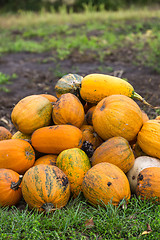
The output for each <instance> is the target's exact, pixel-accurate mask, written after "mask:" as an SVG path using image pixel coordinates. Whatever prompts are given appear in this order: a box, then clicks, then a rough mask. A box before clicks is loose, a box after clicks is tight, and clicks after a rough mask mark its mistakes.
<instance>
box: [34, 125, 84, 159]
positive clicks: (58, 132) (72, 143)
mask: <svg viewBox="0 0 160 240" xmlns="http://www.w3.org/2000/svg"><path fill="white" fill-rule="evenodd" d="M31 142H32V146H33V147H34V148H35V149H36V150H37V151H38V152H43V153H50V154H59V153H60V152H62V151H63V150H65V149H69V148H74V147H77V148H81V146H82V131H81V130H80V129H79V128H77V127H75V126H72V125H54V126H49V127H43V128H39V129H37V130H36V131H35V132H34V133H33V134H32V137H31Z"/></svg>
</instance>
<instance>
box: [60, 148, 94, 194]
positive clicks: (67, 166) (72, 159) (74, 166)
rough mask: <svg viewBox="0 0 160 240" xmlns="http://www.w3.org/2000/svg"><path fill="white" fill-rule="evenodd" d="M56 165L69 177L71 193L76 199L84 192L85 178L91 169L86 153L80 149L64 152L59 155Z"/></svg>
mask: <svg viewBox="0 0 160 240" xmlns="http://www.w3.org/2000/svg"><path fill="white" fill-rule="evenodd" d="M56 165H57V167H59V168H60V169H61V170H62V171H63V172H64V173H65V174H66V175H67V177H68V180H69V182H70V184H71V193H72V195H73V197H74V198H76V197H77V196H78V195H79V194H80V192H81V191H82V182H83V178H84V176H85V174H86V172H87V171H88V170H89V169H90V168H91V164H90V161H89V158H88V157H87V155H86V153H85V152H84V151H82V150H81V149H79V148H72V149H67V150H64V151H62V152H61V153H60V154H59V155H58V157H57V161H56Z"/></svg>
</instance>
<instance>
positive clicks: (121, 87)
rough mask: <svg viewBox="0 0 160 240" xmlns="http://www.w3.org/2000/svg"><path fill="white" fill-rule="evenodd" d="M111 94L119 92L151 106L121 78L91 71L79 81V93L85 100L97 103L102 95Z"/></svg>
mask: <svg viewBox="0 0 160 240" xmlns="http://www.w3.org/2000/svg"><path fill="white" fill-rule="evenodd" d="M113 94H121V95H125V96H128V97H130V98H137V99H138V100H140V101H142V102H143V103H145V104H147V105H149V106H151V105H150V104H149V103H147V102H146V101H145V100H144V99H143V98H142V97H141V96H140V95H139V94H138V93H136V92H135V91H134V88H133V86H132V85H131V84H130V83H128V82H127V81H125V80H123V79H122V78H118V77H114V76H110V75H106V74H98V73H93V74H89V75H86V76H85V77H84V78H83V79H82V81H81V87H80V95H81V97H82V99H84V100H85V101H86V102H90V103H98V102H99V101H100V100H102V99H103V98H104V97H108V96H110V95H113Z"/></svg>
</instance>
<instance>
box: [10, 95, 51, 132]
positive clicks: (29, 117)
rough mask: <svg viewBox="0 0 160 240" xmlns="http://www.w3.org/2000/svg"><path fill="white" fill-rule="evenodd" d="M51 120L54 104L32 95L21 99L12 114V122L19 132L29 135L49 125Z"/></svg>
mask: <svg viewBox="0 0 160 240" xmlns="http://www.w3.org/2000/svg"><path fill="white" fill-rule="evenodd" d="M51 118H52V104H51V102H50V101H49V100H48V99H47V98H46V97H42V96H40V95H30V96H27V97H25V98H23V99H21V100H20V101H19V102H18V103H17V104H16V105H15V107H14V108H13V111H12V113H11V119H12V122H13V124H14V126H15V127H16V128H17V130H19V131H21V132H22V133H24V134H28V135H29V134H32V132H33V131H35V130H36V129H38V128H41V127H44V126H47V125H49V124H50V122H51Z"/></svg>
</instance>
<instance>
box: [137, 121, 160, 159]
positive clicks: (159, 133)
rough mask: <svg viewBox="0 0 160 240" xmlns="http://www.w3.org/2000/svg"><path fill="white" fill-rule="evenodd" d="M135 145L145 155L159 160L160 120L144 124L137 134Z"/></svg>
mask: <svg viewBox="0 0 160 240" xmlns="http://www.w3.org/2000/svg"><path fill="white" fill-rule="evenodd" d="M137 143H138V145H139V146H140V148H141V149H142V151H143V152H145V153H146V154H147V155H149V156H151V157H157V158H160V120H155V119H154V120H149V121H147V122H145V123H144V124H143V126H142V128H141V130H140V131H139V133H138V137H137Z"/></svg>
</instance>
